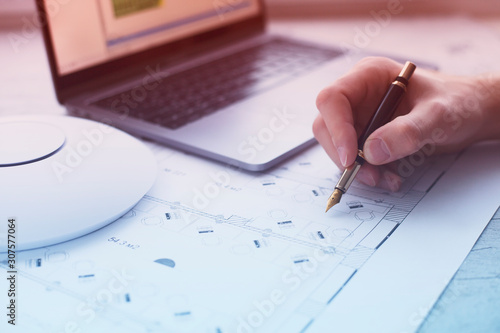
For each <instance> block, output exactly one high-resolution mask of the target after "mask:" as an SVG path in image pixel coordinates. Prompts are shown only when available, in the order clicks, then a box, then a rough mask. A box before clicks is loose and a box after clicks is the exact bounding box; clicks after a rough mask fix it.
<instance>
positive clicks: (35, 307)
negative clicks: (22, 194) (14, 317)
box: [0, 145, 459, 333]
mask: <svg viewBox="0 0 500 333" xmlns="http://www.w3.org/2000/svg"><path fill="white" fill-rule="evenodd" d="M151 148H152V149H153V150H154V151H155V153H156V156H157V159H158V164H159V167H160V170H161V175H160V177H159V179H158V181H157V183H156V185H155V186H154V188H153V189H152V190H151V191H150V192H149V193H148V194H147V195H146V196H145V197H144V198H143V199H142V200H141V201H140V202H139V203H138V204H137V205H136V206H135V207H134V208H133V209H132V210H131V211H129V212H128V213H127V214H125V215H124V216H123V217H122V218H120V219H119V220H117V221H115V222H113V223H111V224H110V225H108V226H106V227H104V228H102V229H100V230H98V231H96V232H93V233H91V234H89V235H86V236H83V237H80V238H78V239H75V240H72V241H69V242H65V243H61V244H57V245H53V246H50V247H46V248H41V249H36V250H31V251H25V252H21V253H18V259H17V260H18V269H19V276H20V281H19V286H20V288H21V287H22V293H21V294H20V296H19V303H20V304H22V307H21V308H20V311H21V313H20V315H19V317H20V318H22V321H21V320H20V321H19V325H20V327H23V328H24V329H27V330H29V331H30V332H47V331H50V332H66V331H68V330H75V331H76V330H79V331H81V332H107V331H120V332H166V331H172V332H214V333H215V332H303V331H306V330H307V329H308V328H309V327H310V325H311V323H313V322H314V320H315V318H316V317H318V316H319V315H321V313H323V312H324V311H325V309H326V308H327V307H328V306H329V305H330V304H331V303H332V302H335V300H336V298H337V296H338V295H339V294H341V293H342V292H343V290H344V288H346V286H348V285H349V284H350V281H351V280H352V279H353V278H355V277H356V276H357V275H358V274H359V272H361V271H362V270H363V268H364V266H365V264H366V263H367V262H369V261H370V260H371V258H372V256H374V254H375V253H377V251H379V249H380V248H383V247H384V244H385V242H387V241H388V240H389V239H390V238H391V237H392V236H393V235H394V234H395V233H396V231H397V230H398V228H399V227H400V225H402V224H404V223H405V219H406V218H407V216H408V215H409V214H410V213H411V212H412V210H413V209H414V208H415V207H416V206H417V205H418V204H419V202H420V201H421V200H422V198H424V197H425V196H426V194H427V193H428V192H429V191H430V190H431V189H432V188H433V186H434V185H435V183H436V182H439V180H440V179H441V177H442V176H443V174H445V173H446V171H447V170H448V169H449V168H450V166H452V165H453V164H454V163H455V162H456V160H457V158H459V156H458V155H453V156H446V157H442V158H440V159H431V158H429V159H426V161H425V163H422V165H421V166H420V167H419V168H416V169H415V171H414V172H413V173H412V175H411V177H409V178H408V179H406V180H405V182H404V183H403V188H402V190H401V191H400V192H398V193H388V192H386V191H384V190H380V189H374V188H369V187H367V186H364V185H361V184H358V183H355V184H353V186H352V187H351V189H350V190H349V192H348V193H347V194H346V195H344V197H343V200H342V202H341V203H340V204H338V205H337V206H335V207H334V208H333V209H332V210H331V211H330V212H328V213H326V214H325V212H324V208H325V204H326V201H327V198H328V196H329V195H330V193H331V191H332V189H333V187H334V185H335V181H336V179H337V178H338V175H339V174H338V172H339V171H336V170H335V168H334V167H333V164H332V163H331V162H330V161H329V160H328V158H327V157H326V155H325V154H324V152H323V151H322V150H321V148H320V147H319V146H315V147H313V148H311V149H309V150H308V151H307V152H306V153H304V154H302V155H301V156H299V157H296V158H295V159H292V160H290V161H289V162H287V163H285V164H283V165H281V166H280V167H278V168H276V169H274V170H271V171H270V172H268V173H262V174H252V173H246V172H241V171H239V170H235V169H234V168H230V167H225V166H222V165H220V164H216V163H212V162H208V161H202V160H199V159H198V158H195V157H192V156H189V155H185V154H182V153H179V152H174V151H171V150H169V149H166V148H163V147H159V146H156V145H151ZM200 170H202V171H200ZM0 267H1V268H2V269H4V270H6V268H7V266H6V262H5V261H2V262H1V263H0Z"/></svg>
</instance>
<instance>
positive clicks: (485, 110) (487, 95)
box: [475, 74, 500, 140]
mask: <svg viewBox="0 0 500 333" xmlns="http://www.w3.org/2000/svg"><path fill="white" fill-rule="evenodd" d="M475 90H476V91H475V97H476V98H477V99H478V102H479V106H480V109H481V112H482V115H483V117H482V118H483V126H482V129H483V130H482V135H481V136H482V139H483V140H491V139H500V75H499V74H483V75H480V76H478V77H476V89H475Z"/></svg>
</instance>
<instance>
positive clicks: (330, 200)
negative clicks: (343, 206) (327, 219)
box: [325, 188, 343, 213]
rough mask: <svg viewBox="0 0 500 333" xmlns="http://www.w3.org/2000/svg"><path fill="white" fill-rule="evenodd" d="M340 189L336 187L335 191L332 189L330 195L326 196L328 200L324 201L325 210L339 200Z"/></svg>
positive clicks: (340, 195)
mask: <svg viewBox="0 0 500 333" xmlns="http://www.w3.org/2000/svg"><path fill="white" fill-rule="evenodd" d="M342 194H343V193H342V191H341V190H339V189H338V188H336V189H335V191H333V193H332V195H331V196H330V198H328V202H327V203H326V211H325V213H326V212H328V211H329V210H330V208H332V207H333V206H335V205H336V204H338V203H339V202H340V198H342Z"/></svg>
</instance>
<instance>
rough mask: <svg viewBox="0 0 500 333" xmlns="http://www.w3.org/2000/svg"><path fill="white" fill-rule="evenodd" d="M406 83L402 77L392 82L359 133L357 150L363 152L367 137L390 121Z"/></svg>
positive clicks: (404, 90)
mask: <svg viewBox="0 0 500 333" xmlns="http://www.w3.org/2000/svg"><path fill="white" fill-rule="evenodd" d="M407 83H408V80H406V79H405V78H402V77H398V78H397V79H396V81H394V82H393V83H392V84H391V85H390V87H389V89H388V90H387V93H386V94H385V96H384V98H383V99H382V101H381V102H380V104H379V107H378V108H377V110H376V111H375V113H374V114H373V116H372V117H371V118H370V121H369V122H368V125H367V126H366V127H365V130H364V131H363V132H362V133H361V135H360V137H359V139H358V149H360V150H363V146H364V144H365V142H366V139H368V137H369V136H370V135H371V134H372V133H373V132H374V131H375V130H376V129H377V128H379V127H381V126H383V125H385V124H386V123H388V122H389V121H390V120H391V119H392V117H393V116H394V113H395V112H396V109H397V108H398V106H399V103H401V100H402V98H403V96H404V93H405V92H406V84H407Z"/></svg>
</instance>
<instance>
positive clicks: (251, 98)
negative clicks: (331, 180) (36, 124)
mask: <svg viewBox="0 0 500 333" xmlns="http://www.w3.org/2000/svg"><path fill="white" fill-rule="evenodd" d="M37 7H38V11H39V14H40V15H41V20H42V22H47V24H44V25H43V34H44V40H45V44H46V49H47V53H48V58H49V63H50V66H51V71H52V77H53V82H54V86H55V91H56V95H57V98H58V101H59V102H60V103H61V104H63V105H64V106H65V107H66V108H67V109H68V112H69V113H70V114H72V115H76V116H81V117H86V118H90V119H94V120H97V121H101V122H105V123H107V124H110V125H112V126H115V127H118V128H121V129H123V130H125V131H127V132H129V133H131V134H133V135H136V136H139V137H143V138H147V139H152V140H155V141H158V142H161V143H163V144H166V145H168V146H171V147H175V148H177V149H180V150H183V151H186V152H189V153H193V154H196V155H200V156H203V157H206V158H210V159H213V160H217V161H219V162H222V163H226V164H229V165H232V166H236V167H238V168H243V169H246V170H250V171H261V170H265V169H268V168H270V167H273V166H275V165H276V164H278V163H280V162H282V161H283V160H284V159H286V158H288V157H290V156H292V155H293V154H295V153H297V152H299V151H300V150H302V149H304V148H306V147H308V146H309V145H311V144H313V143H314V142H315V141H314V137H313V134H312V122H313V120H314V118H315V116H316V114H317V110H316V107H315V99H316V95H317V94H318V92H319V91H320V90H321V89H322V88H323V87H324V86H326V85H327V84H329V83H331V82H332V81H333V80H334V79H335V78H336V77H338V76H339V75H340V74H342V73H345V72H346V70H347V69H349V67H350V66H351V64H352V62H353V56H352V55H351V56H349V57H346V56H345V54H344V52H345V50H340V49H337V48H334V47H331V46H325V45H319V44H317V43H313V42H309V41H305V40H297V39H292V38H288V37H287V36H279V35H272V34H269V33H266V31H265V8H264V4H263V1H261V0H190V1H180V0H102V1H88V0H73V1H64V2H54V1H50V0H37ZM354 57H359V58H361V55H359V54H358V55H355V56H354Z"/></svg>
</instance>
